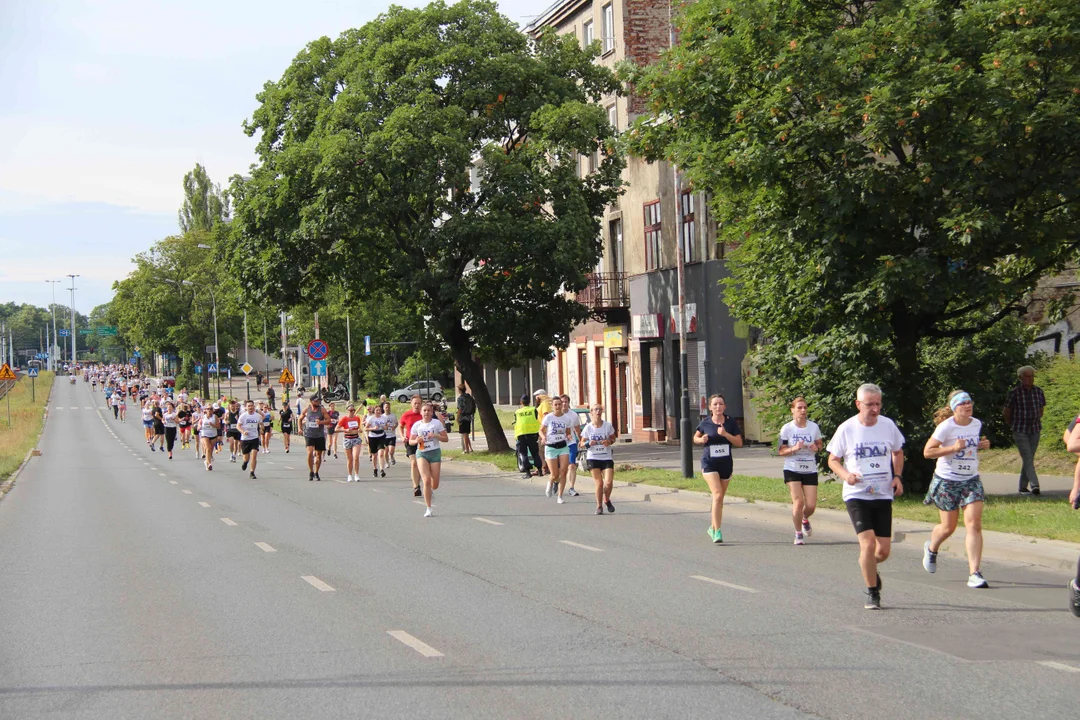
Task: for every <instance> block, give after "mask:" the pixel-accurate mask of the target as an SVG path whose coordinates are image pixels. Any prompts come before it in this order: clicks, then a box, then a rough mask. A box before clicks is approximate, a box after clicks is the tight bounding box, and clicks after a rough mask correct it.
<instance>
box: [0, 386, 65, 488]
mask: <svg viewBox="0 0 1080 720" xmlns="http://www.w3.org/2000/svg"><path fill="white" fill-rule="evenodd" d="M53 378H54V376H53V373H51V372H43V373H41V375H39V376H38V378H37V382H36V383H35V389H34V394H35V395H36V399H35V400H33V401H31V400H30V378H28V377H23V378H22V379H21V380H19V381H18V382H17V383H16V384H15V387H14V388H13V389H12V390H11V392H10V393H9V394H8V395H7V396H6V397H4V399H3V400H0V483H4V482H7V480H8V479H9V478H10V477H11V474H12V473H14V472H15V471H16V470H18V468H19V465H21V464H22V461H23V458H25V457H26V453H27V452H28V451H29V450H30V448H32V447H34V445H36V444H37V441H38V437H40V436H41V428H42V425H43V422H44V414H43V410H44V408H45V401H46V400H48V398H49V390H51V389H52V384H53ZM9 399H10V401H11V423H10V424H8V422H7V417H8V400H9Z"/></svg>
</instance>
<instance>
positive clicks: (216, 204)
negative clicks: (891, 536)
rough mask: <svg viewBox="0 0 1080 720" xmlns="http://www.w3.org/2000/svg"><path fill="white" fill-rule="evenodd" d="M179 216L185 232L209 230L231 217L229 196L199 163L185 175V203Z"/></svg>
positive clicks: (181, 228) (182, 230) (181, 229)
mask: <svg viewBox="0 0 1080 720" xmlns="http://www.w3.org/2000/svg"><path fill="white" fill-rule="evenodd" d="M178 216H179V219H180V231H181V232H183V233H188V232H193V231H199V230H201V231H204V232H205V231H209V230H212V229H213V228H214V226H215V225H216V224H218V223H219V222H224V221H225V220H228V219H229V196H228V195H227V194H226V193H223V192H222V191H221V186H220V185H218V184H217V183H214V182H213V181H211V180H210V176H209V175H207V173H206V168H204V167H203V166H202V165H200V164H199V163H196V164H195V169H194V170H192V171H191V172H189V173H188V174H187V175H184V204H183V205H181V206H180V211H179V213H178Z"/></svg>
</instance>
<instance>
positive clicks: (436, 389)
mask: <svg viewBox="0 0 1080 720" xmlns="http://www.w3.org/2000/svg"><path fill="white" fill-rule="evenodd" d="M413 395H419V396H420V397H422V398H424V399H425V400H434V401H435V402H438V401H439V400H442V399H443V388H442V385H440V384H439V381H438V380H420V381H418V382H414V383H413V384H412V385H410V386H408V387H403V388H401V389H399V390H395V391H394V392H392V393H390V398H391V399H393V400H397V401H398V402H409V398H411V397H412V396H413Z"/></svg>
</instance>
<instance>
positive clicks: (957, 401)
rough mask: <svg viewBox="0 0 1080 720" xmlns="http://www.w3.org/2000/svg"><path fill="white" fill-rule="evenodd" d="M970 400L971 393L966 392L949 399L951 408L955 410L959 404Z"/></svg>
mask: <svg viewBox="0 0 1080 720" xmlns="http://www.w3.org/2000/svg"><path fill="white" fill-rule="evenodd" d="M969 402H971V396H970V395H968V394H967V393H966V392H962V393H959V394H958V395H954V396H953V399H952V400H950V401H949V409H950V410H952V411H953V412H956V406H957V405H963V404H964V403H969Z"/></svg>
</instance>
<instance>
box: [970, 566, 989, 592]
mask: <svg viewBox="0 0 1080 720" xmlns="http://www.w3.org/2000/svg"><path fill="white" fill-rule="evenodd" d="M968 587H969V588H980V589H981V588H988V587H990V584H989V583H987V582H986V580H985V579H984V578H983V576H982V573H981V572H979V571H978V570H976V571H975V572H973V573H971V575H968Z"/></svg>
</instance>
